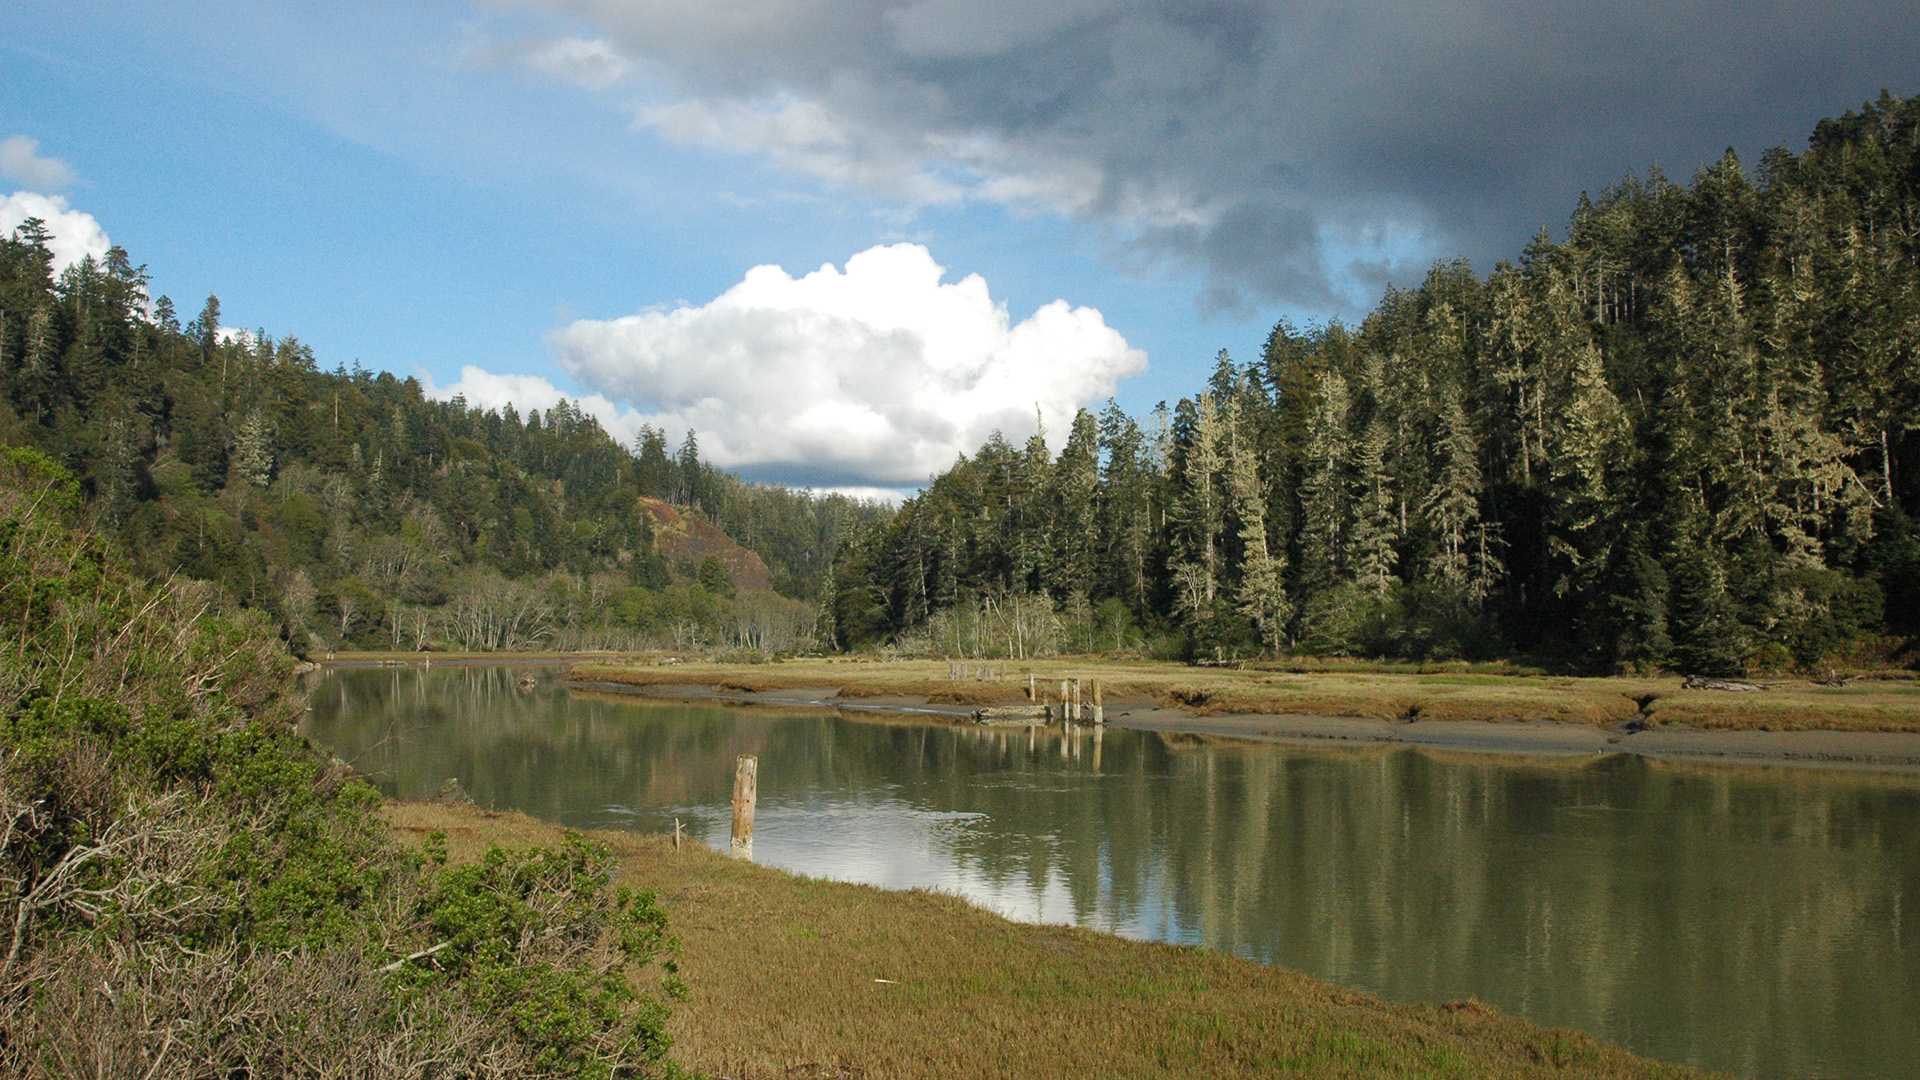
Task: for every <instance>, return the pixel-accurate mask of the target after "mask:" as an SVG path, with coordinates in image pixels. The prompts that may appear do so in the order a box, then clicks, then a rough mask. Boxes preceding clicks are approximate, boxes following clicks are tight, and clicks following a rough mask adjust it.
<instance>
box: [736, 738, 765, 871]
mask: <svg viewBox="0 0 1920 1080" xmlns="http://www.w3.org/2000/svg"><path fill="white" fill-rule="evenodd" d="M759 772H760V759H759V758H757V757H754V756H753V755H752V754H741V755H740V757H739V759H738V760H737V761H735V762H734V766H733V842H732V843H731V844H730V845H728V847H729V849H730V850H729V853H730V854H731V855H732V856H733V857H734V858H736V859H751V858H753V804H754V801H755V798H756V794H755V789H756V787H757V786H758V785H757V783H756V781H757V780H758V778H759Z"/></svg>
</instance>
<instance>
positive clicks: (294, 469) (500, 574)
mask: <svg viewBox="0 0 1920 1080" xmlns="http://www.w3.org/2000/svg"><path fill="white" fill-rule="evenodd" d="M46 240H47V237H46V234H45V233H44V231H43V229H42V228H41V225H40V223H38V222H34V221H29V222H28V223H26V224H25V225H24V226H22V227H21V228H20V229H19V230H17V231H16V232H15V234H14V235H13V236H12V237H10V238H7V239H0V444H13V445H31V446H35V447H37V448H40V449H42V450H44V451H46V452H47V453H49V454H51V455H52V456H53V457H54V458H55V459H57V460H58V461H60V462H61V463H63V464H64V465H66V466H67V467H68V468H70V469H71V470H72V471H73V472H74V473H75V475H77V476H79V477H80V478H81V480H82V482H83V484H84V485H85V489H86V493H87V496H88V499H89V502H90V505H91V507H92V510H93V513H94V516H95V519H96V527H98V528H101V529H102V530H103V531H105V532H107V533H108V534H110V535H117V537H118V539H119V540H120V542H121V546H122V547H123V549H124V550H126V551H128V552H130V553H132V554H133V555H134V556H135V557H136V558H137V559H138V560H139V561H140V563H141V565H142V567H143V569H145V570H146V571H147V572H149V573H151V574H154V575H156V576H161V577H164V576H167V575H170V574H176V573H177V574H181V575H185V576H188V577H192V578H197V579H201V580H206V581H212V582H217V583H219V584H221V585H222V586H224V587H225V588H226V589H227V590H228V591H230V592H231V593H232V594H233V595H234V596H236V597H238V598H239V599H241V600H242V601H243V602H245V603H246V604H248V605H250V606H252V607H255V608H257V609H260V610H263V611H266V612H269V613H271V614H272V615H273V616H274V617H275V618H276V619H277V620H278V621H279V623H280V625H281V628H282V632H283V634H284V635H285V636H286V637H287V639H288V640H289V642H290V643H291V644H293V645H294V646H295V647H296V648H297V649H316V648H334V647H340V646H349V647H356V646H357V647H363V648H365V647H377V648H405V649H415V648H427V647H435V648H461V649H498V648H529V647H541V646H546V647H556V648H581V647H594V646H612V647H627V646H635V645H642V644H649V643H657V644H674V645H677V646H688V645H729V644H745V645H751V646H756V647H757V646H771V647H791V646H792V645H793V644H794V643H796V642H797V641H799V640H801V639H802V638H803V637H805V636H806V635H807V634H808V633H810V632H811V628H812V625H813V621H814V613H815V610H816V608H817V596H818V590H819V586H820V584H821V581H822V579H823V578H824V576H825V572H826V569H827V566H828V562H829V560H830V558H831V553H832V550H833V545H834V543H835V541H836V539H837V537H838V535H839V533H840V531H841V527H842V521H843V520H845V519H849V518H859V517H862V516H870V515H872V514H874V513H876V512H877V510H876V509H875V508H873V507H867V506H862V505H860V504H857V503H855V502H853V501H851V500H848V499H845V498H842V497H839V496H832V495H828V496H815V495H812V494H809V493H805V492H796V491H789V490H786V489H783V488H778V487H762V486H756V485H750V484H747V483H745V482H743V481H741V480H739V479H738V478H736V477H733V476H731V475H729V474H726V473H723V472H720V471H718V470H716V469H714V468H713V467H712V466H710V465H708V464H706V463H704V462H702V461H701V459H700V456H699V452H698V447H697V445H696V443H695V442H694V438H693V435H692V433H688V435H687V437H686V439H685V441H684V442H682V443H681V444H680V445H679V447H678V448H677V449H676V448H674V447H672V446H670V444H669V443H668V440H667V438H666V437H665V435H664V433H661V432H657V431H653V430H651V429H649V430H647V431H645V432H643V434H642V437H641V439H640V440H639V443H638V445H636V446H634V447H631V448H628V447H623V446H621V445H620V444H619V443H618V442H616V441H615V440H614V439H612V438H611V437H610V436H609V435H608V434H607V433H606V432H605V431H604V430H603V429H602V428H601V427H600V426H599V424H598V423H596V422H595V421H594V420H593V418H591V417H589V416H586V415H585V414H583V413H581V412H580V411H578V410H577V409H574V408H572V407H570V406H568V405H566V404H565V403H562V404H561V405H559V406H556V407H555V408H553V409H550V410H548V411H547V412H546V413H545V414H541V413H539V412H530V413H528V414H527V415H526V416H525V417H521V416H519V415H517V414H516V413H515V412H514V410H513V409H512V408H511V407H509V408H507V409H505V410H503V411H500V412H494V411H483V410H480V409H475V408H471V407H468V406H467V405H466V404H465V403H464V402H462V401H460V400H458V399H456V400H453V401H448V402H443V401H434V400H430V399H428V398H427V397H425V396H424V395H423V394H422V392H421V387H420V385H419V384H418V383H417V382H416V381H415V380H413V379H411V378H408V379H398V378H395V377H394V376H393V375H391V374H387V373H384V372H383V373H380V374H373V373H370V372H367V371H363V370H360V369H358V368H357V367H356V369H355V370H353V371H351V372H348V371H346V370H342V369H336V370H334V371H332V372H328V371H324V370H322V369H321V368H320V366H319V364H318V362H317V360H316V358H315V356H314V354H313V351H312V350H311V349H309V348H308V347H306V346H305V345H303V344H301V343H300V342H299V341H298V340H296V339H295V338H293V337H282V338H279V339H277V340H276V339H274V338H272V337H270V336H268V335H267V334H265V333H264V332H240V333H235V332H232V331H229V330H226V329H225V328H223V327H222V325H221V322H220V306H219V302H218V300H216V299H214V298H212V297H209V298H208V300H207V302H206V305H205V307H204V308H203V310H202V311H201V312H200V314H199V315H198V316H196V317H194V318H193V319H191V320H190V321H188V322H187V323H186V325H184V326H182V325H181V324H180V322H179V319H178V316H177V315H176V313H175V312H174V309H173V305H172V303H171V302H170V301H169V300H168V299H167V298H166V297H160V298H158V299H157V300H151V301H150V298H149V297H148V295H147V275H146V272H145V269H144V268H143V267H136V266H135V265H133V264H132V262H131V261H130V260H129V258H128V256H127V254H126V253H125V252H124V251H122V250H120V249H118V248H115V249H114V250H113V251H112V252H111V253H110V254H109V255H108V256H107V258H106V260H105V261H104V262H99V263H96V262H94V261H93V260H91V259H88V260H84V261H82V262H80V263H77V264H75V265H73V266H70V267H68V268H66V269H65V270H64V271H63V272H61V273H59V274H58V275H55V274H54V273H53V272H52V256H51V254H50V253H49V251H48V250H47V246H46ZM642 497H651V498H657V499H662V500H666V501H667V502H669V503H672V504H673V505H674V506H676V507H678V508H680V509H682V510H686V511H691V512H694V513H697V514H699V515H702V516H704V517H705V518H706V519H708V520H709V521H711V522H712V523H714V524H716V525H718V526H719V527H720V528H722V529H723V530H725V531H726V533H727V534H728V535H730V536H731V537H732V538H733V539H734V540H736V541H739V542H740V543H743V544H745V545H747V546H749V547H751V548H752V549H754V550H755V551H757V552H758V553H759V554H760V556H762V557H763V558H764V560H765V562H766V564H767V567H768V570H769V572H770V575H769V576H770V584H771V586H772V589H771V590H765V589H761V590H757V591H756V590H753V589H751V588H746V587H742V588H740V589H736V588H735V587H734V582H733V581H732V577H731V575H730V574H729V573H728V565H727V563H728V560H727V559H725V558H719V559H717V560H716V561H715V563H714V564H713V565H701V564H692V563H688V562H684V561H683V562H676V561H674V560H672V559H668V558H665V557H663V556H662V555H661V553H660V552H659V551H658V550H656V547H655V545H654V542H653V536H652V515H650V514H649V513H648V512H646V510H645V509H644V508H643V506H642V504H641V499H642ZM735 561H737V560H735ZM704 562H705V560H703V563H704ZM703 571H704V572H703ZM754 583H760V581H759V580H756V582H754ZM746 584H753V583H743V586H744V585H746Z"/></svg>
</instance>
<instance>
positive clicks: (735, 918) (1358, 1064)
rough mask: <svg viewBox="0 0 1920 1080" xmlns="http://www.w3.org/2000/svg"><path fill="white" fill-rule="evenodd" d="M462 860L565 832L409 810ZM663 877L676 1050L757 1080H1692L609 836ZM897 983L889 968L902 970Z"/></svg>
mask: <svg viewBox="0 0 1920 1080" xmlns="http://www.w3.org/2000/svg"><path fill="white" fill-rule="evenodd" d="M386 814H387V818H388V821H389V823H390V824H391V825H392V826H393V828H394V829H395V831H396V832H397V833H398V834H400V835H401V836H402V837H406V838H411V839H413V840H415V841H416V842H420V841H423V840H424V839H425V838H426V837H427V836H428V835H429V834H430V833H431V832H433V831H444V832H445V833H446V834H447V837H448V848H449V851H450V853H451V855H452V858H453V859H454V860H455V861H456V862H458V861H460V860H462V859H469V860H470V859H474V858H477V857H478V856H479V854H480V853H481V852H482V851H483V850H484V849H485V847H486V845H488V844H491V843H498V844H501V845H504V846H509V847H513V846H526V845H535V844H551V843H553V842H554V841H556V840H557V839H558V838H559V836H560V832H559V830H558V829H557V828H555V827H553V826H551V825H547V824H545V823H542V822H539V821H536V820H534V819H532V818H528V817H526V816H524V815H520V814H511V813H506V814H494V813H488V812H485V811H481V810H478V809H475V808H472V807H450V806H441V805H428V804H418V803H413V804H404V803H402V804H389V805H388V806H387V808H386ZM594 839H597V840H600V841H603V842H605V843H606V844H608V845H609V846H611V847H612V849H613V851H614V853H615V854H616V855H617V856H618V857H619V859H620V868H621V878H620V880H621V881H622V883H626V884H633V885H640V886H645V887H649V888H653V889H657V890H658V892H659V897H660V901H661V903H662V904H663V905H664V906H665V907H666V909H667V911H668V912H669V913H670V917H671V918H672V929H673V932H674V933H675V934H677V935H678V937H679V938H680V940H681V943H682V946H683V954H682V955H683V959H682V961H681V966H680V967H681V972H682V974H683V975H684V977H685V978H686V980H687V982H688V984H689V985H690V986H691V988H692V999H691V1001H689V1002H688V1003H687V1004H684V1005H681V1006H678V1007H676V1008H675V1010H674V1016H673V1019H672V1021H671V1024H670V1030H671V1032H672V1033H673V1035H674V1036H675V1039H676V1046H675V1056H676V1057H677V1058H678V1059H679V1060H680V1062H681V1063H682V1064H683V1065H685V1066H688V1067H690V1068H693V1069H697V1070H700V1071H702V1072H706V1073H710V1074H712V1075H713V1076H715V1077H731V1078H738V1080H766V1078H774V1077H781V1078H803V1080H826V1078H841V1077H861V1078H868V1077H871V1078H880V1077H889V1078H893V1077H897V1078H903V1080H908V1078H919V1077H927V1078H934V1077H939V1078H954V1077H1007V1076H1017V1077H1022V1078H1027V1080H1040V1078H1046V1077H1062V1078H1065V1077H1074V1078H1081V1077H1134V1076H1141V1077H1144V1076H1206V1077H1238V1076H1249V1077H1251V1076H1261V1077H1274V1076H1301V1077H1546V1076H1554V1077H1688V1076H1699V1075H1702V1074H1700V1073H1697V1072H1695V1071H1693V1070H1689V1069H1684V1068H1679V1067H1674V1066H1667V1065H1662V1064H1659V1063H1655V1062H1649V1061H1645V1060H1642V1059H1639V1058H1636V1057H1633V1056H1632V1055H1630V1054H1628V1053H1626V1052H1625V1051H1622V1050H1619V1049H1617V1048H1615V1047H1612V1046H1609V1045H1606V1044H1604V1043H1600V1042H1598V1041H1596V1040H1594V1039H1592V1038H1590V1037H1588V1036H1586V1035H1582V1034H1579V1033H1576V1032H1571V1031H1559V1030H1549V1029H1545V1028H1541V1027H1538V1026H1535V1025H1533V1024H1529V1023H1526V1022H1524V1021H1520V1020H1515V1019H1510V1018H1507V1017H1504V1016H1501V1015H1499V1014H1498V1013H1496V1012H1495V1011H1494V1010H1492V1009H1490V1008H1488V1007H1487V1006H1484V1005H1481V1004H1479V1003H1477V1002H1456V1003H1452V1004H1449V1005H1445V1006H1439V1007H1433V1006H1405V1005H1393V1004H1388V1003H1386V1002H1382V1001H1380V1000H1378V999H1376V998H1373V997H1370V996H1368V995H1365V994H1361V993H1358V992H1355V991H1350V990H1343V989H1340V988H1338V987H1335V986H1333V985H1330V984H1328V983H1324V982H1320V981H1318V980H1315V979H1310V978H1306V977H1304V976H1301V975H1296V974H1292V973H1289V972H1286V971H1282V970H1279V969H1276V968H1271V967H1267V966H1264V965H1261V964H1256V963H1251V962H1248V961H1243V960H1236V959H1233V958H1230V957H1227V956H1223V955H1221V954H1219V953H1215V952H1211V951H1207V950H1202V949H1191V948H1180V947H1175V946H1169V945H1160V944H1153V943H1146V942H1136V941H1127V940H1124V939H1121V938H1117V937H1112V936H1109V935H1105V934H1099V933H1094V932H1091V931H1085V930H1076V929H1068V928H1064V927H1057V926H1028V925H1023V924H1018V923H1013V922H1009V921H1007V920H1005V919H1003V918H1001V917H1000V916H998V915H994V914H992V913H990V912H986V911H983V910H981V909H979V908H975V907H972V906H971V905H969V904H967V903H965V902H964V901H962V900H959V899H957V898H954V897H950V896H944V895H938V894H933V893H928V892H923V891H914V892H889V891H886V890H882V889H876V888H872V887H868V886H864V885H849V884H843V883H837V882H828V881H819V880H813V879H808V878H802V877H796V876H793V875H790V874H786V873H782V872H780V871H777V870H770V869H766V868H764V867H759V866H754V865H751V864H748V863H743V862H739V861H735V860H732V859H729V858H726V857H724V856H722V855H720V854H719V853H717V852H715V851H712V850H710V849H708V848H707V847H705V846H703V845H701V844H698V843H688V844H686V845H685V846H684V847H683V848H682V850H680V851H678V852H676V851H674V850H673V847H672V843H671V841H670V840H669V839H667V838H665V837H653V836H638V835H633V834H624V833H598V834H595V835H594ZM883 980H884V981H883Z"/></svg>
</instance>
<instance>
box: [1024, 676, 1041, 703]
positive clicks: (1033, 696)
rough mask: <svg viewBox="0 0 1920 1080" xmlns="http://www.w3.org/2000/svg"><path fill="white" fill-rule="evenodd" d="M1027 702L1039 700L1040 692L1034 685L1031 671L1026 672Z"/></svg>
mask: <svg viewBox="0 0 1920 1080" xmlns="http://www.w3.org/2000/svg"><path fill="white" fill-rule="evenodd" d="M1027 700H1028V701H1033V702H1038V701H1039V700H1040V691H1039V689H1038V687H1037V686H1036V685H1035V683H1034V679H1033V672H1031V671H1029V672H1027Z"/></svg>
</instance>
